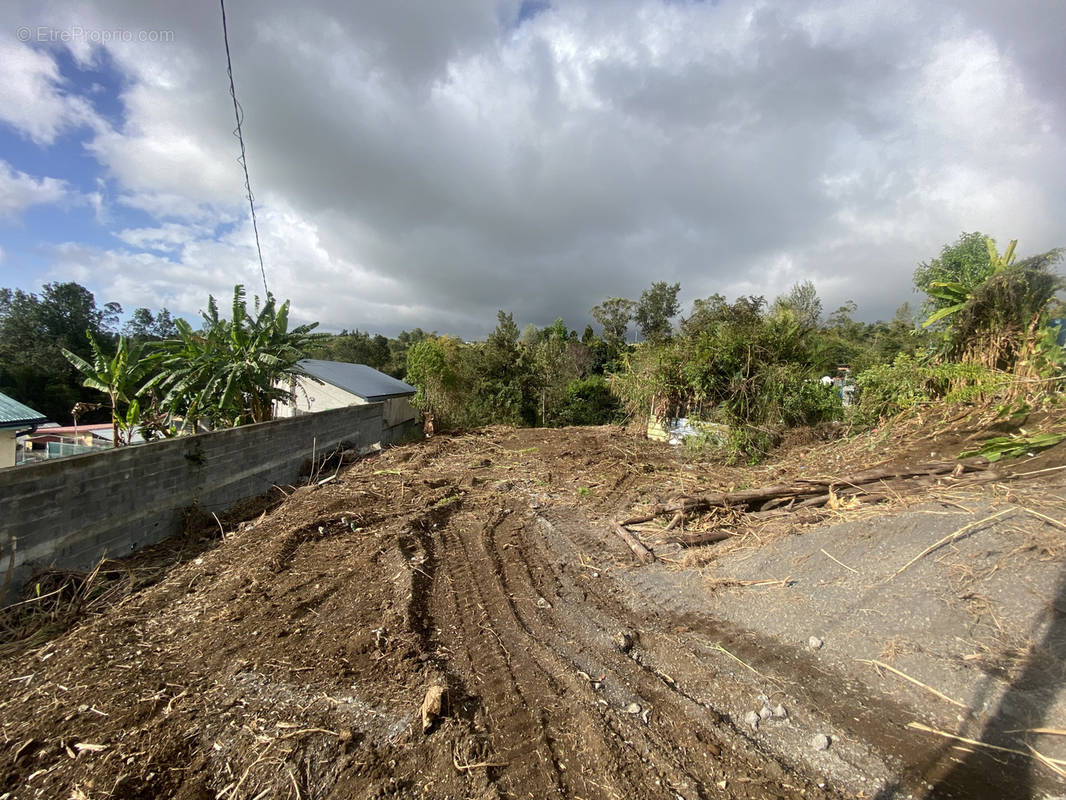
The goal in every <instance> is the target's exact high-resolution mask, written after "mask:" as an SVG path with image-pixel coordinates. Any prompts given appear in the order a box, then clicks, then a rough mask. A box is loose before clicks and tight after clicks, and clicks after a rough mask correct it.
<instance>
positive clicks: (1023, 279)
mask: <svg viewBox="0 0 1066 800" xmlns="http://www.w3.org/2000/svg"><path fill="white" fill-rule="evenodd" d="M985 244H986V245H987V247H988V260H989V264H990V265H991V267H992V271H991V273H990V274H989V276H988V277H987V278H986V279H985V280H984V281H983V282H981V283H980V284H978V285H976V286H972V287H968V286H966V285H964V284H963V283H960V282H951V281H934V282H932V283H930V284H929V288H928V289H927V291H928V293H929V295H930V297H932V298H933V299H934V300H935V301H939V302H940V303H941V304H943V305H942V307H941V308H940V309H939V310H938V311H936V312H934V313H933V314H932V315H930V317H929V318H928V319H927V320H926V321H925V322H924V323H923V326H922V327H926V328H927V327H929V326H930V325H933V324H935V323H937V322H940V321H942V320H945V319H949V318H950V320H949V323H948V327H947V329H946V330H945V331H944V332H943V350H942V355H944V356H946V357H948V358H951V359H955V360H959V361H962V362H966V363H974V364H980V365H981V366H984V367H987V368H989V369H999V370H1005V371H1007V372H1016V373H1018V374H1035V373H1037V372H1039V371H1040V364H1039V363H1038V361H1039V359H1037V358H1035V356H1036V355H1037V351H1038V349H1039V347H1040V342H1041V340H1042V339H1043V338H1044V337H1043V329H1044V328H1045V327H1046V325H1047V317H1048V307H1049V304H1050V303H1051V301H1052V299H1053V298H1054V297H1055V293H1056V292H1057V291H1059V290H1060V289H1061V288H1062V287H1063V282H1062V279H1061V278H1060V277H1059V276H1057V275H1055V274H1054V273H1052V272H1050V268H1051V267H1052V266H1053V265H1055V264H1056V263H1057V262H1059V261H1060V260H1061V259H1062V250H1061V249H1055V250H1049V251H1048V252H1046V253H1041V254H1040V255H1036V256H1031V257H1029V258H1026V259H1025V260H1023V261H1021V262H1018V263H1015V260H1014V258H1015V257H1014V248H1015V247H1016V246H1017V244H1018V242H1017V240H1013V241H1011V243H1010V245H1009V246H1008V247H1007V249H1006V251H1005V252H1004V253H1003V254H1002V255H1001V254H1000V253H999V251H998V250H997V249H996V245H995V242H993V241H992V240H991V239H988V238H986V239H985Z"/></svg>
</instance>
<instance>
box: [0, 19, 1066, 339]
mask: <svg viewBox="0 0 1066 800" xmlns="http://www.w3.org/2000/svg"><path fill="white" fill-rule="evenodd" d="M4 6H5V13H4V14H3V22H2V23H0V26H2V27H0V66H2V69H3V79H2V80H0V286H11V287H16V286H17V287H20V288H23V289H28V290H36V289H37V288H39V287H40V285H41V284H43V283H45V282H48V281H64V280H75V281H78V282H80V283H82V284H84V285H86V286H88V287H89V288H90V289H92V290H93V291H94V292H95V293H96V297H97V301H98V302H99V303H101V304H102V303H103V302H105V301H110V300H114V301H118V302H120V303H122V304H123V306H125V308H126V309H127V311H129V310H132V309H133V308H135V307H137V306H149V307H152V308H158V307H159V306H163V305H165V306H167V307H169V308H170V309H171V310H172V311H175V312H178V313H183V314H186V315H193V314H195V313H196V311H197V310H198V309H199V308H201V307H203V305H204V303H205V301H206V298H207V295H208V294H209V293H214V294H215V295H216V296H220V297H225V296H226V295H227V294H229V293H230V292H231V291H232V287H233V284H235V283H238V282H240V283H245V284H247V285H248V286H249V290H250V291H251V290H254V289H256V288H258V290H259V291H261V286H262V281H261V278H260V277H259V266H258V261H257V258H256V254H255V246H254V239H253V238H252V232H251V225H250V220H249V215H248V208H247V203H246V201H245V200H244V195H243V191H244V189H243V174H242V173H241V170H240V166H239V165H238V163H237V161H236V157H237V155H238V154H239V153H238V147H239V146H238V142H237V140H236V139H235V138H234V136H233V127H234V120H233V107H232V104H231V100H230V97H229V86H228V82H227V77H226V62H225V52H224V49H223V42H222V32H221V20H220V14H219V8H218V4H217V3H214V2H206V1H205V2H201V1H200V0H192V1H191V2H184V3H174V2H166V3H164V2H151V1H150V2H145V0H130V1H129V2H123V1H122V0H110V1H109V2H106V3H105V2H100V3H94V2H91V1H90V2H86V1H85V0H80V1H79V2H70V3H64V2H48V0H33V2H26V3H23V4H21V5H20V3H19V2H12V0H7V1H6V2H5V3H4ZM227 16H228V22H229V34H230V47H231V51H232V55H233V68H234V74H235V77H236V82H237V93H238V97H239V99H240V101H241V104H242V106H243V108H244V113H245V120H244V123H245V128H244V131H245V142H246V146H247V152H248V163H249V167H250V170H251V179H252V188H253V190H254V191H255V196H256V201H257V206H258V209H257V210H258V219H259V230H260V234H261V238H262V249H263V256H264V258H265V262H266V273H267V279H268V281H269V284H270V289H271V290H272V291H273V292H274V293H275V294H276V295H278V296H279V297H284V298H291V299H292V302H293V307H294V314H295V316H297V317H299V318H300V319H302V320H319V321H320V322H321V323H322V326H323V328H324V329H326V330H339V329H340V328H344V327H347V328H355V327H358V328H360V329H364V330H366V329H370V330H372V331H382V332H384V333H388V334H395V333H396V332H398V331H399V330H400V329H402V328H411V327H414V326H421V327H423V328H425V329H435V330H439V331H441V332H451V333H456V334H460V335H464V336H478V335H482V334H484V333H485V332H486V331H487V330H489V329H491V327H492V326H493V325H494V318H495V311H496V309H497V308H503V309H506V310H510V311H513V312H514V313H515V317H516V320H517V321H518V322H519V323H520V324H525V323H528V322H534V323H537V324H542V325H543V324H548V323H550V322H551V321H552V320H553V319H554V318H555V317H557V316H560V315H561V316H563V317H564V318H565V319H566V321H567V323H568V324H569V325H570V327H573V328H577V329H578V330H580V329H581V328H583V327H584V324H585V323H586V322H587V321H588V309H589V308H590V307H591V306H592V305H594V304H595V303H597V302H599V301H600V300H602V299H603V298H605V297H607V296H612V295H621V296H628V297H637V296H639V293H640V291H641V289H643V288H645V287H647V286H648V285H649V284H650V283H651V282H652V281H655V280H666V281H670V282H674V281H679V282H680V283H681V286H682V300H683V301H684V305H685V307H686V308H687V307H688V305H689V304H690V303H691V301H692V300H693V299H695V298H697V297H704V296H707V295H710V294H713V293H715V292H721V293H723V294H725V295H727V296H729V297H731V298H732V297H735V296H737V295H740V294H763V295H766V296H767V297H773V296H776V295H777V294H779V293H781V292H783V291H785V290H787V289H788V288H789V286H791V285H792V284H793V283H795V282H797V281H801V280H806V279H810V280H813V281H814V282H815V284H816V286H817V288H818V290H819V293H820V295H821V296H822V298H823V302H824V304H825V306H826V308H827V309H830V310H831V309H832V308H835V307H836V306H838V305H840V304H841V303H842V302H844V301H845V300H848V299H853V300H854V301H855V302H856V303H858V305H859V315H860V316H861V317H863V318H866V319H874V318H888V317H891V315H892V313H893V311H894V309H895V308H896V306H897V305H899V304H900V303H902V302H903V301H905V300H911V301H912V302H914V301H916V300H918V298H917V297H916V296H915V295H914V294H913V293H912V291H911V284H910V279H911V273H912V272H913V270H914V267H915V266H916V264H917V263H918V262H919V261H921V260H924V259H928V258H929V257H932V256H934V255H936V253H937V252H938V251H939V249H940V247H941V246H942V245H943V244H944V243H946V242H949V241H952V240H954V239H955V238H956V237H957V236H958V235H959V234H960V233H961V232H963V231H972V230H981V231H984V232H986V233H989V234H992V235H993V236H996V237H997V238H998V239H1000V241H1001V242H1006V241H1007V240H1009V239H1011V238H1018V239H1020V246H1019V250H1020V252H1021V253H1022V254H1026V253H1032V252H1036V251H1042V250H1046V249H1050V248H1051V247H1055V246H1059V245H1066V226H1064V220H1066V181H1064V180H1063V176H1064V175H1066V133H1064V130H1066V129H1064V122H1066V67H1064V65H1066V58H1064V57H1063V55H1062V42H1061V37H1062V33H1063V31H1066V3H1064V2H1062V0H1042V1H1040V0H1037V1H1036V2H1026V1H1025V0H1021V1H1019V2H1011V3H1006V2H1002V0H967V1H966V2H962V1H961V0H960V2H958V3H951V2H943V3H936V4H933V3H929V2H927V0H894V2H891V3H889V2H884V0H851V2H835V1H834V0H824V1H821V0H789V2H783V3H777V4H775V3H770V2H758V1H757V2H749V1H747V0H743V1H742V0H719V2H695V1H693V0H647V2H642V1H640V0H556V1H552V2H549V1H548V0H540V1H537V2H531V1H530V0H525V2H520V0H447V1H446V2H445V1H444V0H390V1H389V2H369V1H368V2H359V3H351V2H343V1H341V0H337V1H336V2H333V1H332V0H308V1H306V2H300V3H298V4H295V5H293V4H292V3H290V2H280V0H279V1H277V2H275V1H274V0H267V1H264V0H254V2H253V0H229V2H228V3H227Z"/></svg>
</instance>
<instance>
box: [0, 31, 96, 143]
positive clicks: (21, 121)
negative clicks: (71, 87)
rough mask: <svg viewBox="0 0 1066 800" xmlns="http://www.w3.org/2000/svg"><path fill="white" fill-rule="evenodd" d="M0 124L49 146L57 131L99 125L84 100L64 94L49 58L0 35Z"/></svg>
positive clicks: (36, 50)
mask: <svg viewBox="0 0 1066 800" xmlns="http://www.w3.org/2000/svg"><path fill="white" fill-rule="evenodd" d="M0 64H3V65H4V79H3V80H2V81H0V120H2V121H4V122H6V123H8V124H9V125H11V126H13V127H14V128H15V129H16V130H18V131H19V132H20V133H21V134H23V135H24V136H26V137H28V138H30V139H32V140H33V141H35V142H37V143H38V144H45V145H48V144H51V143H52V142H53V141H54V140H55V138H56V136H57V135H59V133H60V132H61V131H63V130H64V129H66V128H70V127H77V126H81V125H88V126H91V127H96V128H99V127H100V125H101V122H100V120H99V118H98V117H97V115H96V114H95V112H94V111H93V110H92V106H91V104H90V103H88V102H87V101H86V100H85V99H84V98H81V97H78V96H76V95H73V96H72V95H70V94H68V93H66V92H65V91H64V87H63V81H62V78H61V76H60V74H59V67H58V66H56V63H55V60H54V59H53V58H52V56H51V55H50V54H49V53H48V52H47V51H44V50H39V49H35V48H33V47H30V46H28V45H25V44H21V43H19V42H17V41H14V40H12V39H10V38H8V35H0Z"/></svg>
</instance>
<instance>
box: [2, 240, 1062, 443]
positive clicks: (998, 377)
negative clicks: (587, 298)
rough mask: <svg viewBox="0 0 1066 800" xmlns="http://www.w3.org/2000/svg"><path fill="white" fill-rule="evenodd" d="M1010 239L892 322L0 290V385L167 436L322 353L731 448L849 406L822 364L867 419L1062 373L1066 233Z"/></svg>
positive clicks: (929, 273)
mask: <svg viewBox="0 0 1066 800" xmlns="http://www.w3.org/2000/svg"><path fill="white" fill-rule="evenodd" d="M1016 246H1017V243H1016V242H1011V243H1010V244H1009V245H1008V247H1007V248H1006V249H1005V250H1003V251H1002V252H1000V250H999V249H998V247H997V245H996V242H995V241H994V240H992V239H991V238H989V237H987V236H985V235H983V234H981V233H965V234H963V235H962V236H960V237H959V239H958V240H957V241H955V242H953V243H951V244H948V245H945V246H944V248H943V249H942V250H941V252H940V254H939V256H938V257H936V258H934V259H931V260H930V261H928V262H925V263H922V264H920V265H919V266H918V268H917V269H916V270H915V273H914V281H915V288H916V290H918V291H919V292H921V293H922V294H924V295H925V297H926V301H925V303H924V305H923V307H922V308H920V309H915V308H912V307H911V306H910V305H909V304H907V303H904V304H903V305H902V306H900V307H899V309H898V310H897V312H896V314H895V316H894V317H893V319H891V320H889V321H878V322H872V323H867V322H861V321H857V320H856V319H855V314H856V312H857V308H856V306H855V304H854V303H852V302H850V301H849V302H847V303H845V304H844V305H842V306H840V307H839V308H837V309H835V310H834V311H832V312H830V313H828V314H827V313H825V311H824V309H823V307H822V302H821V300H820V299H819V297H818V294H817V291H816V289H815V287H814V285H813V284H812V283H811V282H810V281H805V282H802V283H798V284H796V285H794V286H793V287H791V288H790V289H789V290H788V291H786V292H784V293H782V294H781V295H779V296H778V297H776V298H774V299H773V300H767V299H766V298H765V297H761V296H743V297H737V298H734V299H733V300H732V301H730V300H729V299H727V298H726V297H724V296H723V295H721V294H714V295H711V296H710V297H706V298H700V299H697V300H696V301H695V302H693V304H692V306H691V308H690V310H689V311H688V312H687V313H686V314H684V315H682V314H681V313H680V312H681V309H680V304H679V301H678V296H679V294H680V289H681V287H680V284H678V283H672V284H671V283H667V282H665V281H656V282H653V283H652V284H651V285H650V286H649V287H648V288H647V289H646V290H645V291H643V292H642V293H641V295H640V297H639V298H635V299H629V298H624V297H607V298H605V299H604V300H603V301H602V302H601V303H599V304H597V305H596V306H594V307H593V308H592V309H590V315H591V317H592V318H593V320H594V321H595V322H596V323H598V326H599V329H600V330H599V333H597V332H596V331H595V330H594V329H593V327H592V325H585V327H584V330H583V332H582V333H581V334H580V335H579V334H578V333H577V330H575V329H570V328H569V327H568V326H567V325H566V323H565V321H564V320H563V319H561V318H560V319H557V320H556V321H555V322H554V323H552V324H551V325H548V326H546V327H538V326H535V325H527V326H526V327H525V328H524V329H521V330H520V329H519V327H518V325H517V323H516V322H515V320H514V317H513V315H512V314H510V313H507V312H505V311H503V310H501V311H499V312H498V313H497V319H496V327H495V329H494V330H493V332H492V333H491V334H490V335H489V336H488V337H487V338H486V339H485V340H484V341H478V342H467V341H463V340H462V339H459V338H457V337H454V336H448V335H439V334H437V333H436V332H426V331H424V330H422V329H420V328H415V329H414V330H412V331H404V332H402V333H400V334H399V335H398V336H396V337H386V336H383V335H381V334H376V335H371V334H370V333H369V332H363V331H360V330H354V331H351V332H349V331H342V332H341V333H340V334H332V335H331V334H316V333H312V331H313V329H314V327H315V325H313V324H312V325H303V326H296V327H294V328H292V329H290V328H289V321H288V308H289V304H288V302H285V303H281V304H280V305H279V304H278V303H277V302H276V301H275V299H274V298H273V297H271V296H267V298H265V300H263V301H262V302H260V300H259V298H255V299H254V301H253V303H252V306H251V307H249V304H248V302H247V299H246V298H245V294H244V290H243V287H241V286H237V287H235V290H234V297H233V302H232V306H231V308H230V310H229V315H228V317H226V316H223V315H221V314H220V313H219V309H218V305H217V303H216V301H215V299H214V298H213V297H212V298H209V302H208V306H207V310H206V311H203V312H201V324H200V325H199V327H197V328H194V327H193V326H192V325H190V324H189V323H188V322H186V321H185V320H182V319H173V318H172V317H171V315H170V314H169V312H168V311H167V310H166V309H165V308H163V309H160V310H159V311H157V312H153V311H151V310H149V309H146V308H139V309H136V310H135V311H134V312H133V313H132V314H131V315H130V317H129V320H128V321H127V322H126V323H125V325H123V326H120V325H119V320H120V319H121V314H122V309H121V307H120V306H118V305H117V304H115V303H106V304H104V306H103V307H102V308H98V307H97V305H96V302H95V299H94V297H93V295H92V293H91V292H89V291H88V290H87V289H85V288H84V287H82V286H79V285H78V284H76V283H50V284H46V285H45V286H44V288H43V290H42V291H41V292H40V294H39V295H38V294H32V293H26V292H23V291H20V290H11V289H2V290H0V391H3V392H4V393H5V394H8V395H10V396H12V397H14V398H15V399H17V400H20V401H22V402H24V403H26V404H27V405H30V406H32V407H34V408H36V409H37V410H39V411H41V412H42V413H44V414H46V415H48V416H49V417H50V418H51V419H53V420H56V421H66V420H69V419H70V418H71V415H72V413H73V412H78V413H80V414H83V415H84V419H85V421H96V420H102V419H111V420H113V423H114V425H115V427H116V434H118V435H117V436H116V440H120V439H122V438H125V437H128V436H129V435H130V433H131V432H132V431H133V430H135V429H142V430H144V431H146V432H148V433H149V434H152V433H154V434H163V435H169V434H173V433H175V432H176V429H175V421H176V420H179V421H180V423H181V425H182V426H184V427H185V428H187V429H188V428H190V427H192V428H195V427H196V426H199V427H220V426H228V425H239V424H244V423H248V422H258V421H263V420H265V419H269V418H270V417H271V415H272V413H273V412H272V408H273V404H274V403H275V402H277V401H278V400H281V399H284V397H285V391H284V389H282V388H279V386H280V385H281V384H280V382H279V379H280V378H283V377H285V376H288V375H292V374H294V372H295V370H296V366H295V365H296V362H297V361H298V360H299V359H301V358H305V357H312V358H323V359H329V360H337V361H350V362H355V363H363V364H368V365H369V366H372V367H374V368H376V369H380V370H382V371H384V372H387V373H388V374H391V375H393V376H395V377H398V378H402V379H405V380H407V381H408V382H409V383H411V384H412V385H414V386H415V387H416V389H417V394H416V396H415V402H416V404H417V405H418V406H419V407H420V408H421V409H422V410H423V411H425V412H426V413H428V414H431V415H432V416H433V417H434V419H435V421H436V424H437V427H438V428H439V429H462V428H469V427H476V426H480V425H487V424H498V423H502V424H513V425H538V426H561V425H594V424H603V423H608V422H617V421H621V420H623V419H627V418H628V419H642V420H643V419H646V418H649V417H656V418H659V419H662V420H665V419H670V418H675V417H679V416H687V417H690V418H693V419H698V420H702V421H704V422H706V423H709V424H711V425H712V426H716V427H714V428H713V429H714V430H716V431H718V433H716V434H715V436H716V437H717V441H716V445H717V446H720V447H721V448H722V449H723V452H724V453H725V454H726V455H727V456H728V457H730V458H746V459H757V458H759V457H761V456H762V455H764V454H765V453H766V452H768V451H769V449H770V448H771V447H772V446H773V445H774V443H775V442H776V440H777V438H778V437H779V436H780V434H781V432H782V431H783V430H784V429H785V428H787V427H790V426H793V425H806V424H817V423H819V422H824V421H828V420H839V419H842V418H843V417H844V410H843V407H842V404H841V397H840V392H839V391H835V390H834V389H833V388H832V387H830V388H826V387H824V386H822V384H821V383H820V382H819V381H818V380H817V379H818V378H819V377H820V376H823V375H826V374H830V375H833V374H835V373H836V372H837V370H838V368H839V367H840V366H841V365H846V366H847V368H848V370H849V373H848V374H849V375H851V376H854V377H853V379H854V382H855V383H856V384H857V385H858V386H859V387H860V388H861V390H862V395H861V399H860V401H859V408H858V409H857V410H855V411H853V412H850V413H851V417H850V418H851V420H852V421H862V420H865V421H866V422H872V421H875V420H877V419H879V418H881V417H883V416H886V415H890V414H893V413H898V412H899V411H901V410H905V409H906V408H909V407H913V406H914V405H915V404H918V403H923V402H932V401H933V400H935V399H938V398H944V397H949V398H952V397H954V398H970V399H972V398H974V397H979V396H986V395H989V394H992V393H995V392H1002V391H1003V390H1004V387H1007V386H1008V385H1010V384H1011V382H1012V381H1014V383H1015V385H1017V380H1019V379H1027V380H1032V379H1034V378H1039V379H1044V378H1048V377H1054V376H1058V375H1061V372H1062V368H1063V364H1064V363H1066V358H1064V357H1063V349H1062V346H1061V344H1062V342H1061V341H1060V331H1061V328H1059V327H1056V326H1055V325H1053V324H1052V320H1054V319H1056V318H1060V317H1062V316H1063V313H1062V303H1061V300H1060V299H1059V297H1058V292H1059V291H1060V290H1061V289H1062V286H1063V282H1062V279H1061V278H1060V277H1059V276H1058V275H1056V274H1055V273H1054V272H1053V268H1054V266H1055V265H1056V264H1058V263H1059V262H1060V261H1061V258H1062V250H1061V249H1056V250H1051V251H1048V252H1047V253H1041V254H1038V255H1035V256H1031V257H1028V258H1025V259H1022V260H1018V259H1017V257H1016V254H1015V251H1016ZM633 334H639V336H636V335H633ZM636 338H639V339H640V341H632V340H631V339H636ZM1041 385H1045V386H1046V385H1057V384H1055V383H1054V382H1052V383H1051V384H1047V383H1044V384H1041Z"/></svg>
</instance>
